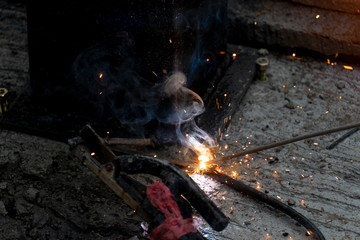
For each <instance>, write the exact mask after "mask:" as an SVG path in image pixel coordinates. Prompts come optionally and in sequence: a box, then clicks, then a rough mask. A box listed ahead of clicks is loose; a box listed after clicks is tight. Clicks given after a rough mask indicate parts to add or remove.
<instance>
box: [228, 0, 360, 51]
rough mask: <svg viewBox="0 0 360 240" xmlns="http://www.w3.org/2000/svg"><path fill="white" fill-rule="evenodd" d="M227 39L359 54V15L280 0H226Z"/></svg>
mask: <svg viewBox="0 0 360 240" xmlns="http://www.w3.org/2000/svg"><path fill="white" fill-rule="evenodd" d="M228 11H229V14H228V16H229V41H230V42H232V43H235V44H239V43H242V44H244V43H246V44H258V45H261V44H265V45H268V46H275V47H279V46H280V47H286V48H304V49H308V50H312V51H315V52H319V53H321V54H325V55H335V54H336V53H338V54H342V55H350V56H360V45H359V39H360V15H354V14H349V13H343V12H338V11H331V10H326V9H320V8H314V7H309V6H304V5H301V4H294V3H292V2H289V1H283V0H261V1H246V0H229V8H228Z"/></svg>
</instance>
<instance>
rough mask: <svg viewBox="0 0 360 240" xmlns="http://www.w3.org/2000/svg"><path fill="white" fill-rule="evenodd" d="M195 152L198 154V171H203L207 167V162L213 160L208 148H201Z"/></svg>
mask: <svg viewBox="0 0 360 240" xmlns="http://www.w3.org/2000/svg"><path fill="white" fill-rule="evenodd" d="M197 150H198V151H199V153H200V154H199V156H198V160H199V170H205V169H206V168H207V167H208V166H207V162H209V161H210V160H211V159H212V158H213V157H212V154H211V151H210V149H208V148H202V149H197Z"/></svg>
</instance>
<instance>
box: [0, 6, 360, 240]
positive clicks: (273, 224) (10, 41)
mask: <svg viewBox="0 0 360 240" xmlns="http://www.w3.org/2000/svg"><path fill="white" fill-rule="evenodd" d="M1 7H2V9H1V12H2V13H4V16H5V15H6V16H7V17H5V18H4V19H2V20H3V21H2V22H1V24H2V25H0V26H1V28H0V29H1V31H0V33H1V34H2V35H0V37H1V42H2V46H1V47H0V49H1V51H0V76H1V78H0V86H5V87H7V88H9V90H11V91H13V92H14V93H18V92H19V91H20V90H21V89H22V87H23V86H24V85H25V84H26V82H27V79H28V62H27V51H26V17H25V12H24V8H23V7H21V6H16V5H11V6H9V5H6V4H4V3H3V4H2V5H1ZM24 39H25V40H24ZM241 48H243V49H245V48H246V47H242V46H240V50H239V54H241ZM269 58H270V67H269V69H268V74H267V76H268V78H267V80H266V81H264V82H259V81H256V82H253V83H252V84H251V86H250V89H249V90H248V92H247V93H246V95H245V98H244V99H243V101H242V102H241V104H240V105H239V106H237V110H236V111H235V113H234V114H233V115H232V116H231V118H232V125H231V127H230V129H229V131H228V132H223V133H222V135H223V137H222V138H221V139H220V136H214V138H216V139H217V143H218V144H219V146H220V150H219V152H218V153H217V154H218V155H219V156H221V155H222V154H224V155H228V154H232V153H236V152H238V151H241V150H243V149H245V148H250V147H253V146H260V145H263V144H268V143H272V142H276V141H279V140H283V139H288V138H292V137H295V136H299V135H303V134H305V133H311V132H314V131H318V130H323V129H327V128H332V127H337V126H341V125H345V124H349V123H353V122H357V121H359V113H360V109H359V106H360V104H359V93H360V75H359V68H358V67H357V66H355V65H352V66H353V70H348V69H345V68H344V65H349V64H343V63H340V62H337V63H336V65H335V64H334V62H332V63H333V64H331V62H330V64H329V63H328V62H327V61H326V59H324V60H319V59H312V58H309V57H300V56H298V55H297V54H296V53H295V56H293V55H284V54H281V53H275V52H271V53H270V55H269ZM239 77H240V76H239ZM224 101H225V100H224ZM345 132H346V131H345ZM0 133H1V135H0V137H1V138H0V167H1V169H2V173H6V171H5V170H11V171H13V172H11V173H6V174H4V175H2V177H1V178H0V186H1V188H0V191H2V192H3V194H2V196H5V195H6V196H7V195H9V197H8V198H9V199H11V198H15V197H19V199H20V200H18V201H15V202H16V204H15V210H14V211H15V213H14V214H12V213H11V214H9V213H8V212H9V211H7V210H9V209H8V208H7V207H8V206H7V202H8V199H5V198H2V197H0V228H1V229H2V230H1V231H0V236H6V237H8V239H11V238H12V239H14V238H19V237H20V236H24V237H26V239H35V238H40V239H46V237H45V236H48V235H46V234H48V233H46V234H45V233H44V232H46V231H49V230H48V229H49V228H51V229H52V231H55V233H56V234H58V235H56V234H55V235H50V236H54V238H56V239H61V238H67V239H74V238H76V237H77V236H80V237H82V238H86V237H91V239H129V238H130V237H131V236H133V235H137V232H136V231H135V230H134V231H133V232H131V233H129V234H130V236H129V235H126V234H123V235H121V234H120V235H116V234H115V235H116V236H115V235H111V236H110V237H105V236H104V235H101V234H99V229H92V230H91V232H90V233H89V234H88V235H85V234H84V232H85V233H86V231H88V230H89V228H90V227H88V226H93V225H92V224H95V223H96V224H103V225H104V226H106V227H108V226H117V225H115V224H116V223H115V222H118V221H119V219H126V221H128V222H127V223H126V221H125V220H124V224H128V225H132V226H133V227H136V226H138V225H137V222H136V221H135V220H134V222H131V221H130V220H129V218H130V217H131V216H130V215H131V214H129V211H126V208H125V210H123V211H121V213H119V214H118V215H117V216H113V215H112V211H111V209H112V207H114V202H116V201H117V198H116V196H115V197H114V196H112V195H111V191H105V190H103V191H105V193H104V194H105V195H104V196H99V194H102V193H103V191H99V188H101V183H92V181H95V180H91V179H93V177H94V176H92V174H91V173H88V172H86V171H87V169H86V168H84V167H82V166H81V164H76V163H73V162H71V163H70V164H64V163H65V162H69V159H68V158H67V154H69V152H68V148H67V145H66V144H63V143H58V142H54V141H51V140H48V139H43V138H39V137H35V136H29V135H26V134H22V133H16V132H11V131H7V130H3V129H0ZM343 133H344V132H340V133H335V134H331V135H326V136H322V137H318V138H314V139H309V140H305V141H300V142H297V143H294V144H289V145H286V146H283V147H278V148H275V149H270V150H267V151H263V152H260V153H258V154H251V155H249V156H248V157H244V158H238V159H234V160H230V161H228V162H225V163H222V164H220V165H219V167H220V168H221V170H222V171H223V172H225V173H227V174H229V175H230V176H232V177H234V178H236V179H241V180H242V181H244V182H245V183H247V184H249V185H251V186H253V187H256V188H258V189H259V190H260V191H267V192H268V194H269V195H271V196H273V197H275V198H278V199H280V200H282V201H284V202H287V203H290V204H291V205H292V206H293V207H294V208H295V209H296V210H297V211H299V212H300V213H302V214H303V215H305V216H306V217H308V218H309V219H310V220H311V221H313V222H314V223H315V224H316V225H317V227H318V228H319V229H320V230H321V231H322V232H323V234H324V235H325V237H326V239H334V240H335V239H336V240H338V239H360V223H359V222H360V211H359V207H360V188H359V181H360V172H359V169H360V168H359V167H360V161H359V159H360V148H359V142H360V133H359V132H357V133H355V134H354V135H352V136H351V137H349V138H348V139H346V140H345V141H344V142H342V143H341V144H339V145H338V146H337V147H336V148H335V149H333V150H326V146H328V145H329V144H330V143H332V142H333V141H334V140H336V139H337V138H338V137H340V136H341V135H342V134H343ZM220 135H221V134H220ZM29 156H31V157H29ZM29 162H30V163H32V165H31V164H28V163H29ZM43 162H45V165H44V164H43V165H42V164H41V163H43ZM55 163H56V164H55ZM59 163H60V170H61V171H58V172H54V171H55V170H56V169H58V168H59V166H58V164H59ZM61 164H64V165H61ZM55 165H56V166H57V167H54V166H55ZM54 169H55V170H54ZM50 173H51V174H50ZM54 174H55V175H56V174H57V175H58V176H57V177H62V176H63V175H64V177H65V176H66V179H67V180H66V182H64V184H63V186H62V185H61V183H59V182H54V181H50V180H51V179H50V176H52V175H54ZM29 176H30V177H29ZM69 176H70V177H69ZM20 178H21V179H20ZM193 178H194V179H195V181H196V182H197V183H198V184H199V185H200V186H201V187H202V188H203V189H204V191H205V192H206V193H207V194H208V195H209V196H210V197H211V198H212V199H213V200H214V201H215V202H216V204H217V205H218V206H219V207H220V208H221V209H222V210H223V211H224V212H225V214H226V215H227V216H229V218H230V219H231V223H230V225H229V226H228V228H227V229H225V230H224V231H222V232H219V233H218V232H214V231H213V230H211V229H210V228H209V227H208V226H207V225H206V224H205V223H204V222H202V221H201V219H199V228H200V230H201V232H202V233H203V234H204V236H206V237H207V238H208V239H218V240H223V239H311V238H310V237H306V236H305V233H306V229H304V228H303V227H301V226H299V225H298V224H296V222H295V221H294V220H291V219H290V218H289V217H287V216H285V215H283V214H280V213H279V212H277V211H275V210H273V209H272V208H271V207H268V206H266V205H264V204H262V203H260V202H258V201H254V200H253V199H250V198H248V197H246V196H243V195H242V194H239V193H237V192H235V191H233V190H231V189H230V188H228V187H226V186H223V185H221V184H219V183H217V182H214V181H213V180H211V179H210V178H209V177H206V176H203V175H193ZM11 179H16V180H14V182H12V181H11ZM24 179H25V180H26V181H25V180H24ZM39 179H40V180H39ZM94 179H95V177H94ZM47 181H49V182H51V184H54V185H53V186H54V187H52V186H48V185H47V184H46V182H47ZM19 184H24V189H22V186H21V185H19ZM94 184H95V186H94V187H93V185H94ZM92 187H93V188H92ZM54 189H55V190H56V191H55V192H54ZM30 190H31V191H30ZM70 190H71V191H72V192H74V196H79V195H83V196H87V194H90V193H91V194H92V195H91V196H93V195H95V196H98V198H100V199H99V200H96V203H92V202H91V201H90V202H86V203H87V204H89V205H88V206H87V207H88V210H86V209H85V210H84V209H83V206H81V207H80V201H81V199H79V198H78V197H73V198H72V196H73V195H71V194H70ZM36 191H38V192H40V196H41V197H36V199H34V192H36ZM61 191H63V192H64V196H63V197H62V203H61V204H62V206H63V208H62V209H57V208H56V207H54V206H55V205H52V204H53V201H52V199H51V198H52V194H53V195H54V197H55V195H59V194H60V193H61ZM65 193H66V195H65ZM36 196H37V195H36ZM91 196H90V197H91ZM56 197H57V196H56ZM40 198H41V201H40V200H39V199H40ZM108 199H111V201H110V200H108ZM35 200H36V201H35ZM37 201H40V202H37ZM82 201H84V200H82ZM91 204H97V208H95V207H94V208H92V206H91ZM102 204H103V205H102ZM104 204H105V207H106V208H105V207H104ZM78 205H79V206H78ZM98 205H99V206H98ZM115 206H116V207H123V206H118V205H115ZM29 209H31V210H29ZM49 209H52V210H51V211H50V210H49ZM74 209H75V210H74ZM89 209H90V210H89ZM94 209H95V210H94ZM96 209H105V210H106V216H105V214H104V216H100V213H99V212H97V210H96ZM37 210H38V213H36V212H35V211H37ZM68 210H69V211H68ZM81 211H82V212H81ZM84 211H85V213H84ZM87 211H88V212H92V213H91V214H90V217H91V218H93V219H90V220H89V219H88V218H86V217H84V216H85V215H86V213H87ZM39 212H40V213H42V212H43V213H44V214H39ZM55 213H57V214H55ZM59 213H61V214H62V215H61V217H59ZM96 214H98V215H99V216H100V220H96V218H95V217H94V215H96ZM39 216H42V217H41V219H42V221H40V220H41V219H39ZM43 216H47V217H44V218H43ZM122 217H124V218H122ZM66 218H67V219H68V221H65V220H66ZM53 219H55V220H53ZM64 219H65V220H64ZM109 219H111V221H110V220H109ZM54 222H55V223H54ZM93 222H95V223H93ZM65 224H68V225H69V226H70V227H69V229H71V226H76V227H75V228H74V229H73V233H74V236H66V235H61V234H60V232H61V231H63V229H64V227H63V226H64V225H65ZM117 224H118V223H117ZM11 226H12V227H14V226H16V228H18V229H20V230H16V229H15V227H14V229H11ZM48 226H49V227H48ZM5 229H8V230H7V231H5ZM9 229H10V230H9ZM79 229H80V230H79ZM90 229H91V228H90ZM139 229H140V226H139ZM139 231H141V230H139ZM69 233H71V231H70V232H69ZM1 234H2V235H1ZM4 234H6V235H4ZM81 234H83V235H81ZM138 237H139V238H140V235H138ZM136 238H137V237H135V238H133V239H136ZM4 239H6V238H4Z"/></svg>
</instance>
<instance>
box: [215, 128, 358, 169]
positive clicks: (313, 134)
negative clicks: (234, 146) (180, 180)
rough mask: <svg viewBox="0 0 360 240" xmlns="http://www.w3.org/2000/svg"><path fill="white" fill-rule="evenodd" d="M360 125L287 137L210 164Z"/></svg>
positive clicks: (218, 159) (217, 159)
mask: <svg viewBox="0 0 360 240" xmlns="http://www.w3.org/2000/svg"><path fill="white" fill-rule="evenodd" d="M357 127H360V122H357V123H353V124H349V125H344V126H341V127H337V128H332V129H327V130H323V131H319V132H314V133H310V134H306V135H303V136H299V137H295V138H291V139H287V140H283V141H280V142H276V143H271V144H267V145H263V146H260V147H257V148H253V149H249V150H246V151H243V152H238V153H235V154H232V155H229V156H225V157H222V158H216V159H213V160H211V161H209V163H210V164H214V163H219V162H224V161H227V160H230V159H233V158H237V157H241V156H245V155H246V154H251V153H256V152H260V151H263V150H267V149H270V148H275V147H279V146H283V145H286V144H289V143H293V142H298V141H301V140H304V139H308V138H313V137H318V136H322V135H327V134H330V133H334V132H340V131H343V130H347V129H351V128H357Z"/></svg>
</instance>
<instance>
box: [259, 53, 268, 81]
mask: <svg viewBox="0 0 360 240" xmlns="http://www.w3.org/2000/svg"><path fill="white" fill-rule="evenodd" d="M255 63H256V75H255V76H256V79H257V80H260V81H265V80H266V70H267V69H268V67H269V63H270V61H269V58H267V57H259V58H258V59H256V61H255Z"/></svg>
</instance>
